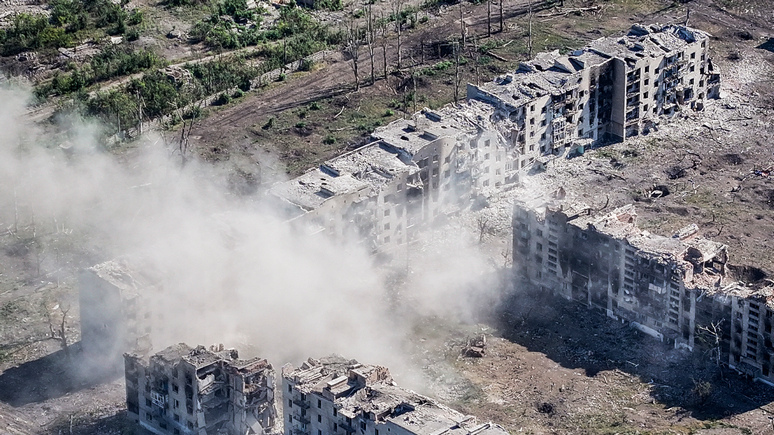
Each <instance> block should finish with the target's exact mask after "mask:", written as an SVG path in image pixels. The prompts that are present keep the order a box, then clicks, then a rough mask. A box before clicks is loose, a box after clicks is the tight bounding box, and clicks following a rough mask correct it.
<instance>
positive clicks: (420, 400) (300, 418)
mask: <svg viewBox="0 0 774 435" xmlns="http://www.w3.org/2000/svg"><path fill="white" fill-rule="evenodd" d="M282 379H283V396H284V400H283V405H282V409H283V415H284V419H285V422H284V425H285V432H284V433H285V435H304V434H305V435H337V434H340V435H351V434H356V433H357V434H365V435H388V434H391V435H430V434H459V435H463V434H464V435H473V434H478V435H506V434H507V433H508V432H506V431H505V430H504V429H503V428H502V427H500V426H498V425H495V424H493V423H484V424H477V423H476V420H475V418H473V417H470V416H465V415H463V414H460V413H459V412H457V411H454V410H452V409H450V408H447V407H445V406H443V405H440V404H438V403H436V402H435V401H434V400H432V399H430V398H428V397H425V396H422V395H419V394H417V393H414V392H412V391H409V390H405V389H403V388H400V387H398V386H397V385H396V384H395V382H394V381H393V379H392V377H391V376H390V372H389V370H387V369H386V368H385V367H380V366H371V365H363V364H360V363H358V362H357V361H355V360H347V359H344V358H341V357H337V356H331V357H327V358H322V359H320V360H314V359H311V358H310V359H309V361H307V362H305V363H304V364H302V365H301V367H299V368H293V367H292V366H290V365H287V366H285V367H283V368H282Z"/></svg>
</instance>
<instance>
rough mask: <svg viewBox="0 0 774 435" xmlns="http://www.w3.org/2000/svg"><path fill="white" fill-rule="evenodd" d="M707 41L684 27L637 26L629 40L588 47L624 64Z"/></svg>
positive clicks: (598, 42) (611, 40)
mask: <svg viewBox="0 0 774 435" xmlns="http://www.w3.org/2000/svg"><path fill="white" fill-rule="evenodd" d="M707 37H708V34H707V33H705V32H702V31H700V30H696V29H692V28H689V27H685V26H677V25H667V26H660V25H658V24H652V25H649V26H642V25H638V24H635V25H634V26H632V28H631V30H629V33H628V34H627V35H626V36H623V37H620V38H600V39H597V40H595V41H593V42H591V44H589V46H588V49H590V50H594V51H597V52H599V53H602V54H604V55H607V56H611V57H617V58H619V59H624V60H625V59H634V58H644V57H646V56H647V57H656V56H661V55H664V54H668V53H670V52H673V51H675V50H679V49H681V48H683V47H684V46H686V45H687V44H690V43H692V42H695V41H697V40H701V39H705V38H707Z"/></svg>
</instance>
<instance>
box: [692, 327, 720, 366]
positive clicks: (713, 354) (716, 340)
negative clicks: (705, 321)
mask: <svg viewBox="0 0 774 435" xmlns="http://www.w3.org/2000/svg"><path fill="white" fill-rule="evenodd" d="M722 323H723V319H720V321H719V322H710V324H709V325H707V326H699V328H698V329H699V331H700V332H702V333H704V334H703V335H704V337H703V339H704V341H705V344H706V345H707V346H709V350H708V351H707V352H708V353H709V355H710V358H712V359H714V360H715V364H716V365H717V366H718V367H720V338H721V337H722V335H723V330H722V329H721V328H720V325H721V324H722Z"/></svg>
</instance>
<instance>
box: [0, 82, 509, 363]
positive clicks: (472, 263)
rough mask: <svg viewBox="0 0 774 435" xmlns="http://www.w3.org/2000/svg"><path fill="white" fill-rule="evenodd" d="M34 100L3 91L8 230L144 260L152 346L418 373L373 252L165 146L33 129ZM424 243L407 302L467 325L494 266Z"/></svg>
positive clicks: (92, 258) (0, 193)
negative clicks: (153, 321) (232, 185)
mask: <svg viewBox="0 0 774 435" xmlns="http://www.w3.org/2000/svg"><path fill="white" fill-rule="evenodd" d="M26 99H27V94H26V93H25V92H22V91H18V90H17V91H12V90H0V125H3V126H5V127H4V128H3V129H0V186H2V189H0V223H2V225H3V226H4V228H5V227H9V226H13V225H17V226H18V225H19V222H20V221H23V222H26V223H29V222H30V221H31V220H34V221H35V222H36V224H35V225H36V227H37V231H41V232H49V233H50V232H59V231H63V230H64V231H70V230H72V233H71V236H70V243H72V244H83V245H84V246H89V247H91V248H90V249H88V253H89V258H88V259H83V260H81V263H82V264H80V266H88V265H89V264H91V263H90V262H101V261H105V260H108V259H111V258H113V257H116V256H121V255H130V256H131V255H135V256H137V257H140V258H143V262H144V263H145V264H149V265H151V266H152V269H153V271H154V272H153V273H157V274H158V275H159V276H161V277H162V281H161V283H160V284H161V285H160V288H161V289H163V290H161V291H163V298H162V299H161V301H162V302H160V303H161V304H162V306H163V310H158V311H162V312H163V318H162V319H161V320H160V321H161V322H162V323H163V324H164V325H165V326H166V330H167V332H166V333H165V335H164V336H161V337H159V336H154V347H156V348H158V347H160V346H166V345H169V344H172V343H177V342H187V343H188V344H191V345H196V344H205V345H206V344H213V343H224V344H226V345H227V346H238V345H239V344H242V343H250V344H253V345H254V346H255V348H256V349H257V351H258V353H260V355H261V356H263V357H266V358H269V359H270V361H271V362H273V363H274V364H275V365H282V364H283V363H284V362H288V361H289V362H294V363H298V362H299V361H301V360H303V359H305V358H306V357H309V356H313V357H317V356H322V355H327V354H330V353H333V352H335V353H339V354H342V355H344V356H347V357H350V358H357V359H359V360H361V361H363V362H368V363H375V364H382V365H386V366H389V367H391V368H392V370H393V371H394V372H396V374H398V376H399V377H400V373H401V372H405V371H408V365H409V364H408V363H407V362H406V359H405V358H404V357H403V356H401V355H402V354H401V348H402V346H403V344H402V343H403V342H404V340H406V339H407V338H409V337H408V336H407V334H409V331H410V328H409V327H408V325H407V319H404V318H401V316H400V315H398V314H396V311H394V310H393V307H392V305H391V304H390V303H388V301H387V300H388V291H387V289H386V288H385V280H384V276H383V275H384V272H383V271H382V269H381V268H380V267H377V266H375V265H374V261H373V259H372V256H371V255H370V254H369V252H368V251H367V250H366V249H365V248H364V247H363V246H361V245H360V244H357V243H343V242H341V241H334V240H331V239H329V238H328V237H326V236H325V235H320V234H317V235H310V234H309V232H307V231H304V230H303V229H298V228H296V229H294V227H292V226H290V225H288V224H286V223H284V222H283V221H282V220H281V219H279V218H277V217H276V215H275V213H273V211H272V210H270V209H268V208H267V206H266V205H265V204H263V203H262V202H261V201H259V200H257V199H249V198H248V199H245V198H243V197H237V196H234V195H232V194H230V193H229V191H228V189H226V188H225V187H224V186H226V184H227V183H226V182H225V177H224V175H223V174H221V173H218V172H216V171H214V170H213V169H212V167H210V166H208V165H206V164H197V163H196V162H195V161H192V162H189V163H188V164H186V165H185V166H182V165H181V164H180V157H179V156H176V155H171V154H170V152H169V150H167V149H164V146H163V145H162V143H163V141H160V140H159V138H158V137H154V136H152V135H151V136H149V137H146V138H144V139H142V140H140V141H139V145H137V147H136V148H134V149H131V150H129V151H127V152H125V153H123V154H121V155H120V156H116V155H115V154H113V153H110V152H108V151H106V150H105V147H104V146H103V145H102V144H100V143H99V140H98V138H99V135H98V131H99V128H98V126H95V125H90V124H88V123H82V122H81V123H78V122H76V123H74V124H73V125H76V126H77V127H76V128H73V129H70V133H69V135H68V136H52V135H50V134H47V133H46V132H44V131H43V129H42V128H41V127H37V126H35V125H33V124H31V123H25V122H23V120H24V114H25V110H26V109H25V102H26ZM473 238H475V236H474V237H473ZM423 246H436V247H430V248H423V249H425V252H424V254H421V253H416V255H413V254H410V256H409V261H410V262H411V267H410V269H411V270H412V273H411V276H410V278H409V280H408V282H409V286H410V287H409V288H408V289H406V290H404V293H407V294H408V295H407V296H408V297H410V298H411V299H412V300H416V301H418V303H417V304H416V307H415V308H416V310H417V311H418V312H420V313H423V314H431V315H440V316H444V315H448V316H460V317H461V318H464V317H465V314H464V313H465V312H466V311H467V310H468V309H469V308H470V307H471V306H472V305H475V303H476V301H475V300H474V299H475V298H470V296H469V291H468V290H469V289H470V288H472V287H474V286H475V283H476V282H477V281H480V280H479V278H480V277H482V276H484V274H485V273H486V272H487V271H491V267H490V265H489V264H487V263H486V262H485V261H483V260H482V259H481V257H480V256H478V255H477V254H476V253H475V250H471V249H468V244H466V242H461V241H460V240H452V241H448V240H447V241H443V243H442V244H440V245H434V244H433V243H428V244H425V245H423ZM437 246H441V248H438V247H437ZM440 253H442V254H441V255H439V254H440ZM452 253H453V255H452ZM46 261H47V262H48V264H47V266H46V267H47V268H48V269H55V268H57V267H62V266H64V265H61V264H56V261H57V260H56V259H55V258H54V257H53V256H52V255H49V256H48V257H47V260H46ZM479 284H480V282H479ZM495 287H496V284H495V283H493V282H488V283H486V285H485V289H486V290H487V291H490V292H491V291H492V290H493V289H494V288H495ZM450 307H452V308H453V309H449V308H450Z"/></svg>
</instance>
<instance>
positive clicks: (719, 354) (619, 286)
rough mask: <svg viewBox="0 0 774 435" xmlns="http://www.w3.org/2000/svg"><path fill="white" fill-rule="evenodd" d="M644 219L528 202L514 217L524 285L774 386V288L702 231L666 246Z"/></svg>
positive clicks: (691, 229)
mask: <svg viewBox="0 0 774 435" xmlns="http://www.w3.org/2000/svg"><path fill="white" fill-rule="evenodd" d="M636 219H637V213H636V210H635V208H634V206H632V205H626V206H623V207H620V208H618V209H615V210H614V211H612V212H610V213H608V214H606V215H603V216H594V215H593V214H592V212H591V210H590V209H589V208H588V207H587V206H584V205H580V204H571V203H569V202H566V201H563V200H561V199H548V200H546V199H544V198H542V197H532V198H528V197H525V199H523V200H521V201H518V202H517V203H516V204H515V208H514V214H513V246H514V249H513V264H514V271H515V273H516V276H517V278H518V279H522V280H524V281H525V282H527V283H529V284H531V285H534V286H536V287H538V288H541V289H543V290H545V291H551V292H554V293H556V294H559V295H561V296H564V297H565V298H567V299H570V300H575V301H578V302H581V303H583V304H585V305H588V306H589V307H593V308H597V309H599V310H602V311H604V312H605V313H607V315H608V316H609V317H611V318H614V319H620V320H623V321H627V322H629V323H630V324H631V325H632V326H634V327H636V328H637V329H639V330H641V331H643V332H645V333H646V334H648V335H651V336H653V337H655V338H657V339H659V340H661V341H664V342H667V343H672V344H674V345H675V346H676V347H684V348H687V349H690V350H693V349H695V348H697V347H698V348H701V349H702V350H708V351H710V352H709V353H712V354H713V355H714V358H717V361H718V362H727V363H728V364H729V365H730V366H731V367H733V368H736V369H737V370H739V371H742V372H744V373H747V374H749V375H751V376H754V377H756V378H758V379H761V380H765V381H767V382H774V376H773V374H772V373H771V370H772V368H774V346H772V337H773V336H772V320H773V319H774V286H772V282H771V281H768V280H765V279H764V278H763V276H762V275H761V276H757V277H752V278H753V280H754V281H755V282H754V283H752V284H750V283H748V282H749V281H750V278H751V274H750V273H746V274H745V273H741V272H740V271H742V270H746V268H741V267H738V266H733V265H730V264H728V252H727V247H726V246H725V245H723V244H721V243H717V242H714V241H712V240H708V239H705V238H703V237H701V236H700V235H699V234H698V230H699V229H698V227H697V226H696V225H695V224H694V225H690V226H688V227H686V228H684V229H682V230H681V231H679V232H678V233H677V234H675V235H674V236H672V237H664V236H659V235H655V234H651V233H649V232H647V231H643V230H641V229H639V228H638V227H637V224H636ZM745 281H747V282H745Z"/></svg>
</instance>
